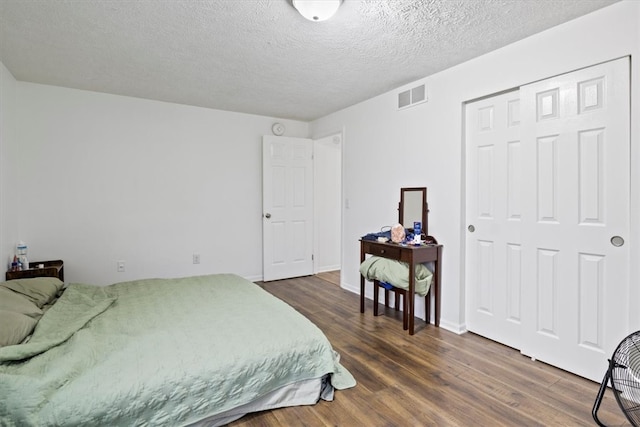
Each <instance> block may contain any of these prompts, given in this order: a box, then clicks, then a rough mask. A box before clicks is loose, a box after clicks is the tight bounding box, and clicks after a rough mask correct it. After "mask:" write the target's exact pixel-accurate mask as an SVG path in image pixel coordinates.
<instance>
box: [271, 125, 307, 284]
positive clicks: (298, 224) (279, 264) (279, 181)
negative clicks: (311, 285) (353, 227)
mask: <svg viewBox="0 0 640 427" xmlns="http://www.w3.org/2000/svg"><path fill="white" fill-rule="evenodd" d="M312 153H313V144H312V141H311V140H310V139H305V138H290V137H278V136H264V137H263V138H262V182H263V185H262V206H263V213H262V221H263V224H262V241H263V251H262V252H263V263H262V265H263V273H262V274H263V280H264V281H270V280H279V279H285V278H290V277H299V276H307V275H310V274H313V159H312Z"/></svg>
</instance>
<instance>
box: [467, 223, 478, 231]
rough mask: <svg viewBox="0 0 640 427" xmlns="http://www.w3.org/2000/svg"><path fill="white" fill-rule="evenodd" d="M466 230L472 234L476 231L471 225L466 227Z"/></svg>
mask: <svg viewBox="0 0 640 427" xmlns="http://www.w3.org/2000/svg"><path fill="white" fill-rule="evenodd" d="M467 230H469V232H471V233H473V232H474V231H476V228H475V227H474V226H473V224H472V225H470V226H468V227H467Z"/></svg>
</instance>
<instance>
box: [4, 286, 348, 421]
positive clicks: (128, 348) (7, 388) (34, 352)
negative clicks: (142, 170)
mask: <svg viewBox="0 0 640 427" xmlns="http://www.w3.org/2000/svg"><path fill="white" fill-rule="evenodd" d="M325 374H331V377H330V378H331V383H332V385H333V386H334V387H335V388H337V389H344V388H348V387H352V386H353V385H355V381H354V379H353V377H352V376H351V374H350V373H349V372H348V371H346V370H345V369H344V368H343V367H342V366H341V365H340V363H339V356H338V354H337V353H336V352H335V351H334V350H333V349H332V347H331V345H330V343H329V342H328V340H327V338H326V337H325V336H324V334H323V333H322V332H321V331H320V330H319V329H318V328H317V327H316V326H315V325H314V324H313V323H311V322H310V321H309V320H308V319H306V318H305V317H304V316H302V315H300V314H299V313H298V312H297V311H295V310H294V309H293V308H292V307H290V306H289V305H288V304H286V303H284V302H283V301H281V300H279V299H277V298H276V297H274V296H272V295H270V294H269V293H267V292H266V291H264V290H262V289H261V288H260V287H259V286H257V285H255V284H253V283H251V282H249V281H247V280H245V279H242V278H241V277H238V276H235V275H214V276H200V277H191V278H183V279H171V280H165V279H151V280H141V281H135V282H126V283H119V284H115V285H111V286H107V287H103V288H101V287H95V286H89V285H80V284H72V285H70V286H69V287H68V288H67V289H66V290H65V292H64V294H63V295H62V297H61V298H60V299H59V300H58V302H57V303H56V304H55V305H54V306H53V307H52V308H51V309H50V310H49V311H47V313H46V314H45V315H44V316H43V317H42V319H41V320H40V322H39V323H38V326H37V327H36V329H35V331H34V333H33V336H32V338H31V340H30V341H29V342H28V343H26V344H21V345H17V346H8V347H3V348H0V396H1V398H0V425H37V426H49V425H51V426H53V425H56V426H58V425H112V426H113V425H141V426H142V425H154V426H162V425H166V426H177V425H184V424H188V423H192V422H195V421H197V420H200V419H202V418H204V417H208V416H211V415H214V414H217V413H221V412H224V411H226V410H228V409H231V408H234V407H236V406H239V405H242V404H245V403H247V402H250V401H252V400H254V399H255V398H257V397H260V396H262V395H264V394H266V393H268V392H270V391H272V390H274V389H277V388H279V387H281V386H283V385H287V384H291V383H294V382H297V381H300V380H305V379H312V378H319V377H322V376H324V375H325Z"/></svg>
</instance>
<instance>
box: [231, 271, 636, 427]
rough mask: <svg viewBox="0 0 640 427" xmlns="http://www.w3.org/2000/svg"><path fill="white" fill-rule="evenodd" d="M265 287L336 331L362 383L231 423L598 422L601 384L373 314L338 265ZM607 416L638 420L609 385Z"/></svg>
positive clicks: (499, 348)
mask: <svg viewBox="0 0 640 427" xmlns="http://www.w3.org/2000/svg"><path fill="white" fill-rule="evenodd" d="M258 284H259V285H260V286H262V287H263V288H264V289H265V290H267V291H268V292H270V293H272V294H273V295H275V296H277V297H278V298H281V299H282V300H284V301H286V302H287V303H289V304H290V305H291V306H292V307H294V308H295V309H296V310H298V311H299V312H300V313H302V314H303V315H305V316H306V317H307V318H309V319H310V320H311V321H312V322H314V323H315V324H316V325H317V326H318V327H319V328H320V329H321V330H322V331H323V332H324V333H325V334H326V335H327V337H328V338H329V341H331V343H332V345H333V347H334V349H335V350H336V351H337V352H338V353H340V355H341V362H342V364H343V366H344V367H345V368H347V369H348V370H349V371H350V372H351V373H352V374H353V376H354V377H355V378H356V381H357V382H358V385H356V387H354V388H352V389H349V390H341V391H336V393H335V399H334V401H333V402H324V401H321V402H319V403H318V404H316V405H312V406H304V407H292V408H281V409H276V410H272V411H265V412H262V413H257V414H250V415H247V416H245V417H243V418H241V419H240V420H238V421H235V422H234V423H232V424H231V425H232V426H235V427H253V426H265V427H271V426H274V427H275V426H282V425H296V426H360V425H366V426H371V427H376V426H380V427H385V426H466V425H479V426H484V425H491V426H523V425H524V426H536V425H541V426H549V425H553V426H592V425H595V422H594V421H593V418H592V416H591V408H592V406H593V402H594V400H595V397H596V395H597V393H598V388H599V386H600V385H599V384H597V383H594V382H592V381H589V380H586V379H584V378H580V377H577V376H575V375H572V374H570V373H568V372H565V371H562V370H560V369H557V368H554V367H552V366H549V365H545V364H544V363H541V362H533V361H531V359H529V358H527V357H524V356H522V355H521V354H520V352H519V351H517V350H514V349H511V348H509V347H506V346H503V345H501V344H498V343H495V342H493V341H490V340H488V339H485V338H483V337H480V336H477V335H475V334H472V333H466V334H462V335H457V334H454V333H451V332H449V331H446V330H444V329H442V328H436V327H434V326H433V325H427V324H425V323H424V321H423V320H420V319H416V334H415V335H413V336H410V335H409V334H408V333H407V332H406V331H403V330H402V316H401V314H400V313H399V312H396V311H395V310H394V309H393V308H387V309H384V307H382V306H381V307H380V311H381V313H383V315H380V316H377V317H374V316H373V304H372V302H371V301H369V300H367V301H366V305H365V306H366V310H365V313H360V312H359V307H360V303H359V296H358V295H355V294H353V293H351V292H348V291H345V290H343V289H341V288H339V287H337V286H336V284H339V272H337V273H333V274H326V273H323V274H320V275H317V276H308V277H301V278H295V279H289V280H279V281H275V282H268V283H258ZM603 375H604V372H603ZM599 418H600V419H601V420H602V421H603V422H605V423H606V424H607V425H610V426H624V425H630V424H628V423H626V419H625V417H624V415H623V414H622V412H621V411H620V408H619V407H618V405H617V403H616V401H615V398H614V397H613V395H612V394H611V392H610V391H608V392H607V393H606V395H605V399H604V401H603V403H602V406H601V409H600V412H599Z"/></svg>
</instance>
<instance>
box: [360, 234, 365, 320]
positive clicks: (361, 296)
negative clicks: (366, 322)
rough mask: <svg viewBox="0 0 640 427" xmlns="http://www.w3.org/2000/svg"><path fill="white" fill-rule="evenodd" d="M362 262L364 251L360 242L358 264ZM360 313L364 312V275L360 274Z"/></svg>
mask: <svg viewBox="0 0 640 427" xmlns="http://www.w3.org/2000/svg"><path fill="white" fill-rule="evenodd" d="M363 262H364V251H363V250H362V243H361V244H360V264H362V263H363ZM360 313H364V276H363V275H362V274H361V275H360Z"/></svg>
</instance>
